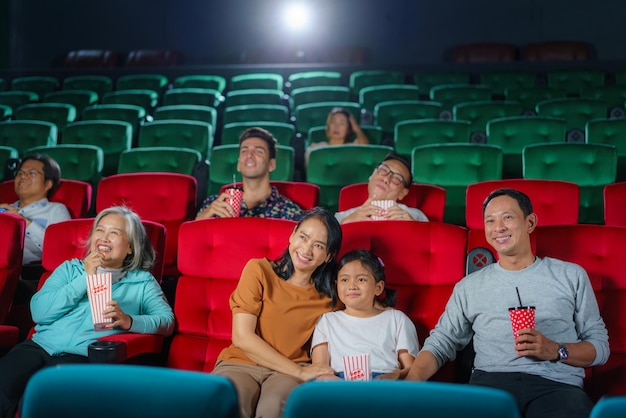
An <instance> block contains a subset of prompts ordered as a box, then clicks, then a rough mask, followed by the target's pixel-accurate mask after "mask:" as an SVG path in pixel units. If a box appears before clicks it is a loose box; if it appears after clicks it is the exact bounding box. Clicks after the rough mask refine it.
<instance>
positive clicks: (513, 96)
mask: <svg viewBox="0 0 626 418" xmlns="http://www.w3.org/2000/svg"><path fill="white" fill-rule="evenodd" d="M565 96H567V93H566V92H565V90H561V89H549V88H546V87H510V88H507V89H506V90H505V92H504V97H505V98H506V100H512V101H515V102H520V103H521V104H522V107H523V108H524V113H525V114H533V115H534V114H536V113H535V106H536V105H537V103H539V102H541V101H544V100H548V99H558V98H562V97H565Z"/></svg>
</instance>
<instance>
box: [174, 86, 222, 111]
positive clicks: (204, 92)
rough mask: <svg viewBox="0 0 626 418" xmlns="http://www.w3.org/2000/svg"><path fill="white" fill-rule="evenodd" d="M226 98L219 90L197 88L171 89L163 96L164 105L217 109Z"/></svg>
mask: <svg viewBox="0 0 626 418" xmlns="http://www.w3.org/2000/svg"><path fill="white" fill-rule="evenodd" d="M223 99H224V98H223V97H222V94H221V93H220V92H219V91H218V90H214V89H200V88H195V87H185V88H182V87H181V88H175V89H169V90H167V91H166V92H165V94H164V95H163V105H165V106H169V105H197V106H209V107H217V106H219V104H220V103H221V102H222V100H223Z"/></svg>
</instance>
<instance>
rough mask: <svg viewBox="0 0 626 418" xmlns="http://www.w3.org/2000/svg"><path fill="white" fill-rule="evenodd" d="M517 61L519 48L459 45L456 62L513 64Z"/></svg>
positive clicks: (503, 45)
mask: <svg viewBox="0 0 626 418" xmlns="http://www.w3.org/2000/svg"><path fill="white" fill-rule="evenodd" d="M515 60H517V46H515V45H512V44H504V43H488V42H487V43H476V44H467V45H457V46H456V47H455V48H454V62H512V61H515Z"/></svg>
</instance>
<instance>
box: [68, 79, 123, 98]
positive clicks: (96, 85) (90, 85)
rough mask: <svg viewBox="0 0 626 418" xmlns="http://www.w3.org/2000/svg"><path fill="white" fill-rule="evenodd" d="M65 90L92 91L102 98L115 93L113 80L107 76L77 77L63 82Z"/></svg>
mask: <svg viewBox="0 0 626 418" xmlns="http://www.w3.org/2000/svg"><path fill="white" fill-rule="evenodd" d="M63 90H91V91H95V92H96V93H98V97H102V96H104V95H105V94H106V93H108V92H110V91H113V80H111V77H108V76H105V75H77V76H73V77H67V78H65V79H64V80H63Z"/></svg>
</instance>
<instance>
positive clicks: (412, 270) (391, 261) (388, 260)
mask: <svg viewBox="0 0 626 418" xmlns="http://www.w3.org/2000/svg"><path fill="white" fill-rule="evenodd" d="M341 229H342V230H343V240H342V244H341V251H340V256H341V255H343V254H345V253H346V252H348V251H350V250H354V249H360V248H363V249H367V250H371V251H372V252H373V253H374V254H376V255H377V256H378V257H380V259H381V260H382V261H383V263H384V264H385V274H386V276H387V285H388V286H389V287H390V288H392V289H396V290H397V291H398V294H397V295H398V303H397V305H396V308H398V309H400V310H401V311H403V312H404V313H406V314H407V315H408V316H409V317H410V318H411V319H412V320H413V322H414V323H415V326H416V328H417V335H418V339H419V341H420V346H421V345H422V344H423V343H424V340H425V339H426V337H427V336H428V333H429V331H430V330H431V329H433V328H434V327H435V325H436V323H437V321H438V320H439V317H440V316H441V314H442V313H443V311H444V308H445V306H446V303H447V302H448V299H449V298H450V295H451V294H452V289H453V287H454V285H455V284H456V283H457V282H458V281H459V280H460V279H462V278H463V277H464V276H465V251H466V244H467V230H466V229H465V228H463V227H460V226H456V225H451V224H445V223H439V222H406V221H385V222H370V221H368V222H367V223H364V222H350V223H347V224H343V225H341ZM453 373H454V370H453V368H452V367H451V365H448V366H446V367H444V369H442V370H441V371H440V372H438V374H437V377H436V380H446V381H454V376H453Z"/></svg>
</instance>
